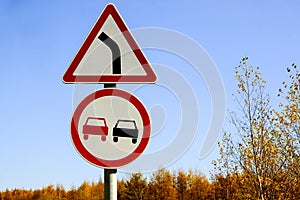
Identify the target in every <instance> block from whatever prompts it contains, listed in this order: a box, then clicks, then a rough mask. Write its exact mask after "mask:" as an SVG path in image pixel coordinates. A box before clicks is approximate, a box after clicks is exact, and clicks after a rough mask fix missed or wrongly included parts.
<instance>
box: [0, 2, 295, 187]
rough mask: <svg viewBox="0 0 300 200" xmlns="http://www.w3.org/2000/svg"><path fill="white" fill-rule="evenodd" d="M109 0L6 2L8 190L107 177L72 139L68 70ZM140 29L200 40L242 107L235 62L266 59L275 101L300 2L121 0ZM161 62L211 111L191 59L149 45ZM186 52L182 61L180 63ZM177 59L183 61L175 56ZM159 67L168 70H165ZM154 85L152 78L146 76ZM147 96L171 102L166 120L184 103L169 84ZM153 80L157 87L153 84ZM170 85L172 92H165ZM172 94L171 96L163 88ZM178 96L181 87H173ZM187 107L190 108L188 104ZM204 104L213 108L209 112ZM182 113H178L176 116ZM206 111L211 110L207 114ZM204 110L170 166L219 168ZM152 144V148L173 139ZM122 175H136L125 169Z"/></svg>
mask: <svg viewBox="0 0 300 200" xmlns="http://www.w3.org/2000/svg"><path fill="white" fill-rule="evenodd" d="M107 3H109V2H108V1H96V0H90V1H83V0H72V1H69V0H65V1H33V0H29V1H24V0H23V1H22V0H2V1H1V2H0V26H1V31H0V44H1V45H0V55H1V56H0V58H1V59H0V67H1V76H0V81H1V85H0V89H1V99H0V102H1V104H0V110H1V116H0V124H1V126H0V134H1V139H0V156H1V164H0V190H4V189H6V188H15V187H18V188H40V187H43V186H46V185H49V184H63V185H64V186H65V187H67V188H69V187H70V186H72V185H79V184H80V183H81V182H83V181H85V180H87V181H91V180H98V178H99V177H100V176H102V177H103V170H102V169H99V168H97V167H94V166H92V165H90V164H88V163H87V162H85V161H84V160H83V159H82V158H81V157H80V156H79V155H78V154H77V153H76V150H75V149H74V147H73V145H72V141H71V139H70V133H69V123H70V118H71V116H72V112H73V102H72V98H73V85H65V84H63V83H62V81H61V78H62V75H63V74H64V72H65V70H66V69H67V67H68V66H69V64H70V62H71V61H72V59H73V57H74V56H75V54H76V52H77V50H78V49H79V47H80V45H81V44H82V42H83V41H84V39H85V37H86V36H87V34H88V32H89V31H90V29H91V27H92V25H93V24H94V22H95V21H96V19H97V18H98V16H99V15H100V13H101V11H102V10H103V8H104V7H105V5H106V4H107ZM112 3H114V4H115V5H116V7H117V8H118V10H119V12H120V14H121V15H122V17H123V19H124V20H125V22H126V24H127V25H128V27H129V28H130V29H136V28H143V27H161V28H167V29H171V30H175V31H177V32H181V33H183V34H185V35H186V36H188V37H190V38H192V39H193V40H195V41H196V42H197V43H198V44H200V45H201V46H202V47H203V48H204V49H205V50H206V51H207V53H208V54H209V55H210V57H211V59H212V60H213V61H214V63H215V64H216V66H217V68H218V70H219V72H220V75H221V78H222V79H223V83H224V87H225V91H226V95H227V108H232V107H233V101H232V99H231V94H232V93H234V91H235V80H234V77H233V67H234V66H236V65H237V64H238V63H239V61H240V60H241V58H242V57H244V56H248V57H249V58H250V60H249V63H250V64H252V65H254V66H260V67H261V70H262V73H263V77H264V78H265V79H266V80H267V85H268V89H269V91H270V94H271V97H272V99H274V100H275V101H277V100H276V98H275V96H276V92H275V91H277V89H278V88H279V87H280V82H281V81H283V80H285V79H286V77H287V74H286V71H285V68H286V67H287V66H290V65H291V63H296V64H297V63H298V64H299V63H300V54H299V46H300V37H299V35H300V24H299V19H300V13H299V12H298V11H299V7H300V3H299V2H298V1H296V0H288V1H216V0H214V1H196V0H195V1H192V0H189V1H157V0H153V1H133V0H132V1H112ZM145 55H146V56H147V57H148V59H149V61H150V62H151V63H161V64H166V65H168V66H169V67H171V68H172V67H174V70H176V71H178V72H179V73H181V75H182V76H183V77H185V78H186V79H189V80H190V84H191V86H192V88H193V89H194V90H195V91H196V97H197V99H198V100H199V99H200V100H201V101H199V102H198V104H199V111H200V114H201V115H204V116H205V115H206V113H207V112H208V114H207V115H209V109H206V103H207V102H209V93H208V92H207V89H206V87H205V83H204V81H203V80H197V77H196V76H195V75H194V74H193V70H185V69H184V70H183V69H182V68H181V66H185V65H186V63H184V62H182V61H180V59H178V58H176V57H174V56H172V55H169V54H166V53H165V52H159V51H151V50H145ZM177 60H178V63H177ZM175 62H176V63H175ZM159 78H160V77H159V74H158V79H159ZM147 87H151V86H145V88H146V89H147ZM142 89H143V88H141V89H140V90H139V91H138V92H137V94H136V95H137V96H139V98H140V99H141V100H143V101H144V102H145V105H146V106H147V107H149V108H150V107H151V105H153V104H161V105H164V106H165V107H164V109H165V113H166V117H169V118H170V119H168V120H167V121H166V125H165V127H164V128H165V129H166V130H164V131H162V132H161V134H160V135H161V137H162V138H167V137H164V134H166V135H168V134H171V132H172V125H173V124H172V122H174V123H175V122H176V120H178V119H177V118H176V115H180V112H178V110H176V108H177V107H178V105H177V103H176V101H175V100H171V101H170V102H169V101H167V100H168V97H169V96H168V94H163V92H161V91H160V90H159V89H157V90H156V91H157V92H161V93H159V94H160V95H161V98H162V99H159V96H160V95H158V97H157V96H153V95H151V94H148V93H147V92H145V90H144V91H143V90H142ZM149 90H151V88H150V89H149ZM164 95H165V96H164ZM163 97H164V98H163ZM170 98H171V96H170ZM183 109H187V108H183ZM203 113H204V114H203ZM174 116H175V117H174ZM201 119H203V118H201ZM207 123H208V121H207V120H205V119H204V122H203V123H202V122H201V125H202V124H203V127H202V126H201V127H199V130H198V132H197V136H196V138H195V140H194V142H193V144H192V145H191V146H190V148H189V149H188V150H187V151H186V152H185V153H184V155H183V156H181V157H180V158H179V159H178V160H176V161H175V162H174V163H173V164H171V165H168V166H167V167H168V168H169V169H170V170H173V169H189V168H191V169H198V170H200V171H203V172H204V173H206V174H207V175H208V176H209V170H210V169H211V160H212V159H215V158H216V157H217V153H216V148H215V151H213V152H212V153H211V154H210V155H209V156H208V157H206V158H205V159H204V160H199V159H198V157H197V155H198V154H199V150H200V149H199V146H200V144H201V140H203V135H204V133H203V132H205V131H206V129H207V127H208V125H207ZM164 141H165V140H162V141H161V142H160V143H151V142H150V144H149V149H150V150H155V148H159V147H162V146H164V145H166V144H167V143H165V142H164ZM119 177H120V178H122V177H126V175H124V174H122V173H120V174H119Z"/></svg>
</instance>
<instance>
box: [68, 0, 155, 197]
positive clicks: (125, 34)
mask: <svg viewBox="0 0 300 200" xmlns="http://www.w3.org/2000/svg"><path fill="white" fill-rule="evenodd" d="M156 79H157V78H156V75H155V73H154V71H153V69H152V67H151V66H150V64H149V62H148V61H147V59H146V57H145V56H144V54H143V52H142V51H141V49H140V47H139V46H138V44H137V43H136V41H135V39H134V38H133V36H132V34H131V33H130V31H129V29H128V28H127V26H126V24H125V23H124V21H123V19H122V17H121V16H120V14H119V12H118V11H117V9H116V8H115V6H114V5H113V4H108V5H107V6H106V7H105V8H104V10H103V12H102V13H101V15H100V17H99V18H98V20H97V21H96V23H95V25H94V26H93V28H92V30H91V31H90V33H89V34H88V36H87V38H86V39H85V41H84V42H83V44H82V46H81V47H80V49H79V51H78V53H77V54H76V56H75V58H74V59H73V61H72V62H71V64H70V66H69V68H68V69H67V71H66V72H65V74H64V75H63V82H64V83H90V84H99V83H102V84H104V88H103V89H101V90H97V91H95V92H93V93H91V94H89V95H88V96H86V97H85V98H84V99H83V100H82V101H81V102H80V103H79V104H78V106H77V107H76V108H75V110H74V113H73V116H72V119H71V138H72V142H73V144H74V147H75V149H76V150H77V152H78V153H79V154H80V155H81V156H82V157H83V158H84V159H85V160H86V161H87V162H89V163H91V164H93V165H95V166H97V167H101V168H104V197H105V200H116V199H117V168H119V167H122V166H124V165H127V164H129V163H130V162H133V161H134V160H135V159H137V158H138V157H139V156H140V155H141V154H142V153H143V151H144V150H145V148H146V146H147V144H148V143H149V140H150V134H151V120H150V116H149V114H148V112H147V109H146V108H145V106H144V105H143V104H142V102H141V101H140V100H139V99H138V98H137V97H135V96H134V95H133V94H130V93H128V92H126V91H124V90H120V89H117V88H116V84H119V83H154V82H155V81H156Z"/></svg>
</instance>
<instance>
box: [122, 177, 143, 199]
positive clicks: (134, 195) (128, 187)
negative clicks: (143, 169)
mask: <svg viewBox="0 0 300 200" xmlns="http://www.w3.org/2000/svg"><path fill="white" fill-rule="evenodd" d="M146 195H147V180H146V178H144V177H143V175H142V173H132V174H131V176H130V178H129V180H127V181H126V182H125V185H124V190H123V198H124V199H128V200H131V199H132V200H143V199H146Z"/></svg>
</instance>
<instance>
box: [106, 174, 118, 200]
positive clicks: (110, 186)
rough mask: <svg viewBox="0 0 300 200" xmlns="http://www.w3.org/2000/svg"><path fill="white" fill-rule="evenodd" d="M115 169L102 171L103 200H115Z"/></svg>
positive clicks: (116, 182)
mask: <svg viewBox="0 0 300 200" xmlns="http://www.w3.org/2000/svg"><path fill="white" fill-rule="evenodd" d="M117 180H118V179H117V169H104V200H117V197H118V196H117V184H118V181H117Z"/></svg>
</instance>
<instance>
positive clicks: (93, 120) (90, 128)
mask: <svg viewBox="0 0 300 200" xmlns="http://www.w3.org/2000/svg"><path fill="white" fill-rule="evenodd" d="M99 124H100V125H99ZM82 132H83V139H85V140H88V139H89V135H101V140H102V141H105V140H106V136H107V135H108V126H107V124H106V121H105V118H102V117H88V118H87V119H86V122H85V124H84V125H83V128H82Z"/></svg>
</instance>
